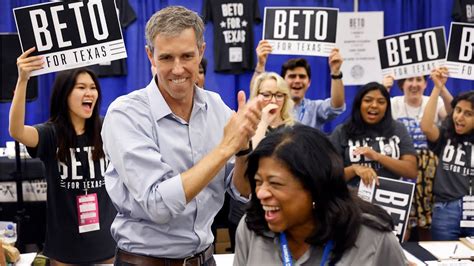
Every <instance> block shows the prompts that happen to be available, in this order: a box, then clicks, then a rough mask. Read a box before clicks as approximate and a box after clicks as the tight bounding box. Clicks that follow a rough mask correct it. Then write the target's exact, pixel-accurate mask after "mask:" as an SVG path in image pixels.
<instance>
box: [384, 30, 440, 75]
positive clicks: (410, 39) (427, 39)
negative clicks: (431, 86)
mask: <svg viewBox="0 0 474 266" xmlns="http://www.w3.org/2000/svg"><path fill="white" fill-rule="evenodd" d="M378 48H379V55H380V65H381V67H382V74H383V75H384V76H385V75H389V74H391V75H393V76H394V77H395V79H403V78H409V77H415V76H423V75H428V74H430V73H431V70H433V69H434V68H436V67H440V66H442V65H444V63H445V58H446V42H445V37H444V27H437V28H430V29H424V30H418V31H411V32H405V33H401V34H397V35H391V36H388V37H385V38H383V39H380V40H378Z"/></svg>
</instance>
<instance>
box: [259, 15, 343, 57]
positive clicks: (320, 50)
mask: <svg viewBox="0 0 474 266" xmlns="http://www.w3.org/2000/svg"><path fill="white" fill-rule="evenodd" d="M338 12H339V9H335V8H319V7H265V14H264V24H263V37H262V39H265V40H268V42H269V43H270V44H271V45H272V48H273V49H272V54H291V55H314V56H329V54H330V53H331V50H332V49H333V48H334V47H335V44H336V30H337V14H338Z"/></svg>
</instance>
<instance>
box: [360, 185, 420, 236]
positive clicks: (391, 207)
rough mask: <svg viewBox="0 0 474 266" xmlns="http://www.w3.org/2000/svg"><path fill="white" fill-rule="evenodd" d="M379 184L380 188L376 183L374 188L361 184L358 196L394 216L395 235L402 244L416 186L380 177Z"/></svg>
mask: <svg viewBox="0 0 474 266" xmlns="http://www.w3.org/2000/svg"><path fill="white" fill-rule="evenodd" d="M379 183H380V185H379V186H376V185H375V182H374V183H372V186H370V187H367V186H365V185H364V183H363V182H360V185H359V192H358V195H359V197H360V198H362V199H363V200H365V201H368V202H372V203H373V204H375V205H378V206H380V207H382V208H383V209H385V210H386V211H387V212H388V214H390V216H392V219H393V223H394V224H395V232H394V233H395V234H396V236H397V237H398V240H399V241H400V242H402V241H403V237H404V236H405V231H406V227H407V224H408V218H409V216H410V208H411V203H412V200H413V194H414V191H415V184H414V183H411V182H406V181H401V180H395V179H391V178H385V177H379Z"/></svg>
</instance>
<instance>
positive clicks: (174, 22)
mask: <svg viewBox="0 0 474 266" xmlns="http://www.w3.org/2000/svg"><path fill="white" fill-rule="evenodd" d="M189 28H192V29H194V34H196V41H197V46H198V47H199V48H201V47H202V45H203V43H204V36H203V34H204V22H203V21H202V19H201V18H200V17H199V15H198V14H197V13H196V12H194V11H192V10H189V9H187V8H185V7H182V6H169V7H166V8H163V9H161V10H159V11H158V12H156V13H155V14H153V16H152V17H151V18H150V19H149V20H148V22H147V23H146V29H145V33H146V36H145V37H146V44H147V46H148V49H150V51H153V50H154V46H153V41H154V40H155V38H156V36H157V35H158V34H163V35H165V36H170V37H173V36H177V35H179V34H180V33H181V32H182V31H183V30H185V29H189Z"/></svg>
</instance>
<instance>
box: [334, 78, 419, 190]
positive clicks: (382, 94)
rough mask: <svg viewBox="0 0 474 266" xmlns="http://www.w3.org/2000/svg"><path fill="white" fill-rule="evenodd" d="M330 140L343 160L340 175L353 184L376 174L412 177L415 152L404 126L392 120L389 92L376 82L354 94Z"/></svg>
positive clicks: (414, 169) (413, 177) (369, 181)
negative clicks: (348, 113) (345, 116)
mask: <svg viewBox="0 0 474 266" xmlns="http://www.w3.org/2000/svg"><path fill="white" fill-rule="evenodd" d="M330 139H331V141H332V143H333V144H334V146H335V147H336V150H337V151H338V153H339V154H340V155H341V156H342V157H343V160H344V167H345V168H344V178H345V179H346V180H347V181H348V182H349V184H351V185H354V186H357V185H358V184H359V181H360V180H361V181H362V182H363V183H364V184H366V185H368V184H372V182H373V181H375V182H376V183H377V182H378V177H379V176H383V177H387V178H393V179H400V178H401V177H405V178H409V179H415V178H416V177H417V174H418V171H417V167H416V151H415V149H414V148H413V141H412V139H411V137H410V136H409V135H408V132H407V130H406V128H405V126H404V125H403V124H402V123H400V122H398V121H395V120H393V118H392V113H391V110H390V95H389V94H388V92H387V90H386V89H385V87H384V86H383V85H382V84H380V83H377V82H371V83H368V84H366V85H365V86H363V87H362V88H361V89H360V90H359V91H358V92H357V94H356V96H355V97H354V102H353V104H352V111H351V116H350V117H349V118H348V120H347V121H346V122H345V123H344V124H341V125H339V126H338V127H337V128H336V129H335V130H334V131H333V133H332V134H331V136H330Z"/></svg>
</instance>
